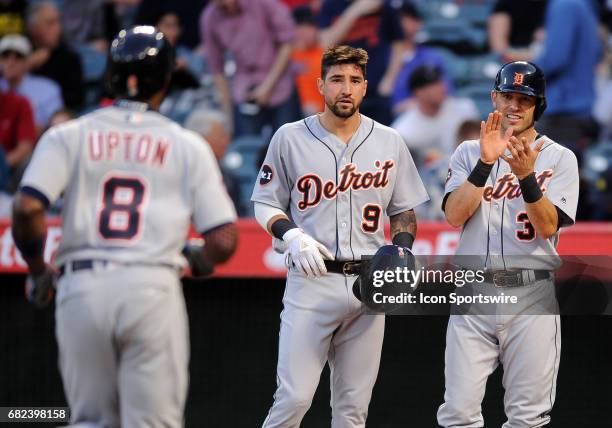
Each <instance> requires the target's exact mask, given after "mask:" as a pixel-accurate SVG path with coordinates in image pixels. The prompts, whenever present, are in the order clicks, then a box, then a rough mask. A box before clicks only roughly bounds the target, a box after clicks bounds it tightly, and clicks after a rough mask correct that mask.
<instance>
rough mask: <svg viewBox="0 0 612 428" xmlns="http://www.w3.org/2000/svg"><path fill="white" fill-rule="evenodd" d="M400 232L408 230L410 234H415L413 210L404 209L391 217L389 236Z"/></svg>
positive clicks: (415, 226) (415, 222) (415, 225)
mask: <svg viewBox="0 0 612 428" xmlns="http://www.w3.org/2000/svg"><path fill="white" fill-rule="evenodd" d="M400 232H409V233H411V234H412V236H416V232H417V220H416V215H415V214H414V210H409V211H404V212H403V213H400V214H397V215H394V216H392V217H391V237H394V236H395V235H396V234H398V233H400Z"/></svg>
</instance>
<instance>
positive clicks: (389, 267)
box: [353, 245, 418, 313]
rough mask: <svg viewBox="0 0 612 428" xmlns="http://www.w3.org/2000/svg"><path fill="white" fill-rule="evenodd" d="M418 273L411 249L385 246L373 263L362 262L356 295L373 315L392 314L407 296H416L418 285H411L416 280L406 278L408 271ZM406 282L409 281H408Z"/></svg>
mask: <svg viewBox="0 0 612 428" xmlns="http://www.w3.org/2000/svg"><path fill="white" fill-rule="evenodd" d="M415 270H416V258H415V257H414V254H413V253H412V251H411V250H410V249H408V248H404V247H398V246H397V245H383V246H382V247H380V248H379V249H378V251H376V254H374V256H373V257H372V258H371V259H368V260H367V261H365V262H364V261H362V267H361V272H360V274H359V278H357V280H356V281H355V282H354V283H353V294H354V295H355V297H357V299H359V300H360V301H361V302H362V303H363V304H364V305H365V306H366V307H367V308H368V309H370V310H372V311H374V312H378V313H382V312H385V313H388V312H392V311H394V310H396V309H398V308H400V307H402V306H403V305H404V304H405V303H406V302H405V300H404V296H406V295H408V294H410V293H412V292H414V290H415V288H416V286H417V285H418V283H412V282H410V279H414V277H413V276H407V275H408V271H415ZM387 275H388V276H387ZM397 275H400V277H397ZM406 278H409V280H408V281H405V279H406Z"/></svg>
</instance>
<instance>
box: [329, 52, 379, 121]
mask: <svg viewBox="0 0 612 428" xmlns="http://www.w3.org/2000/svg"><path fill="white" fill-rule="evenodd" d="M366 88H367V81H366V80H365V79H364V78H363V73H362V72H361V69H360V68H359V67H358V66H357V65H354V64H342V65H334V66H332V67H331V68H330V69H329V71H328V72H327V76H326V77H325V81H320V82H319V90H320V92H321V94H322V95H323V97H324V99H325V105H326V106H327V108H329V110H331V111H332V112H333V113H334V115H336V116H337V117H340V118H349V117H351V116H353V115H354V114H355V112H357V111H358V110H359V106H360V105H361V102H362V101H363V97H364V95H365V92H366Z"/></svg>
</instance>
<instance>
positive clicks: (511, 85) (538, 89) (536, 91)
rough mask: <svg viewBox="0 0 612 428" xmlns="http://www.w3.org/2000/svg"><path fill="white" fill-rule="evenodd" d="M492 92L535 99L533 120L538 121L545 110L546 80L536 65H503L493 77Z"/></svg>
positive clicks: (515, 63)
mask: <svg viewBox="0 0 612 428" xmlns="http://www.w3.org/2000/svg"><path fill="white" fill-rule="evenodd" d="M493 90H494V91H497V92H518V93H521V94H525V95H529V96H532V97H536V98H537V101H536V108H535V112H534V114H533V119H534V120H538V119H539V118H540V117H541V116H542V113H544V110H546V80H545V79H544V72H543V71H542V69H540V67H538V66H537V65H535V64H533V63H531V62H527V61H514V62H509V63H507V64H504V65H503V66H502V68H500V70H499V71H498V72H497V76H496V77H495V86H494V87H493Z"/></svg>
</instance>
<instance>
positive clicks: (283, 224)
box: [270, 218, 297, 240]
mask: <svg viewBox="0 0 612 428" xmlns="http://www.w3.org/2000/svg"><path fill="white" fill-rule="evenodd" d="M295 228H297V225H296V224H295V223H294V222H292V221H291V220H289V219H286V218H281V219H278V220H276V221H275V222H274V223H273V224H272V226H271V227H270V230H271V231H272V235H274V237H275V238H278V239H281V240H282V239H283V235H285V233H286V232H287V231H288V230H291V229H295Z"/></svg>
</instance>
